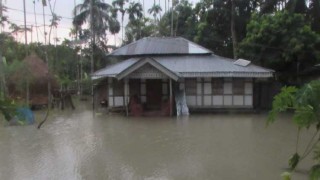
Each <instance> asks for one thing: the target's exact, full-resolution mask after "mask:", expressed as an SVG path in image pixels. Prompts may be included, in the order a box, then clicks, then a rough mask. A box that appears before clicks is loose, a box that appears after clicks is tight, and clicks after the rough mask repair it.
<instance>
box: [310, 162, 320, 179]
mask: <svg viewBox="0 0 320 180" xmlns="http://www.w3.org/2000/svg"><path fill="white" fill-rule="evenodd" d="M309 178H310V180H320V164H317V165H314V166H312V168H311V170H310V176H309Z"/></svg>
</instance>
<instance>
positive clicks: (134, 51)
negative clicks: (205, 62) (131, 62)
mask: <svg viewBox="0 0 320 180" xmlns="http://www.w3.org/2000/svg"><path fill="white" fill-rule="evenodd" d="M211 53H212V52H211V51H210V50H208V49H206V48H204V47H202V46H200V45H197V44H195V43H193V42H191V41H189V40H187V39H184V38H182V37H146V38H143V39H140V40H138V41H135V42H133V43H131V44H128V45H126V46H123V47H121V48H119V49H116V50H114V51H113V52H111V53H110V54H109V56H142V55H170V54H183V55H186V54H211Z"/></svg>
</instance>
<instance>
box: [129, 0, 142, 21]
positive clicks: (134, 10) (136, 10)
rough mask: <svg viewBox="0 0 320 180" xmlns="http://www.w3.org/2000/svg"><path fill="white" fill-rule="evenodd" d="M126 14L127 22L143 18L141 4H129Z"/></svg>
mask: <svg viewBox="0 0 320 180" xmlns="http://www.w3.org/2000/svg"><path fill="white" fill-rule="evenodd" d="M126 12H127V13H128V15H129V20H130V21H131V22H132V21H135V20H136V19H138V18H142V17H143V8H142V5H141V3H136V2H131V3H130V5H129V7H128V8H127V9H126Z"/></svg>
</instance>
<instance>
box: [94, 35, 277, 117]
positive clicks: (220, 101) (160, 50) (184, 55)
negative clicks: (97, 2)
mask: <svg viewBox="0 0 320 180" xmlns="http://www.w3.org/2000/svg"><path fill="white" fill-rule="evenodd" d="M110 56H123V57H127V59H126V60H124V61H121V62H119V63H116V64H113V65H111V66H107V67H105V68H103V69H101V70H98V71H97V72H95V73H94V74H93V75H92V79H93V80H97V81H99V82H102V84H105V85H106V88H104V89H105V91H102V92H100V93H102V94H103V97H104V98H105V99H106V100H107V101H108V106H109V107H110V108H114V107H123V108H124V109H125V110H126V112H127V114H130V113H131V112H135V110H134V109H135V108H136V109H137V110H136V111H137V112H138V114H143V112H147V111H154V110H158V111H160V112H162V113H163V114H164V115H172V114H173V113H174V112H177V111H180V109H179V106H181V107H184V108H188V109H191V110H192V109H221V108H233V109H237V108H238V109H252V108H254V104H253V101H254V100H253V99H254V84H255V82H256V81H264V80H267V79H268V78H271V77H273V73H274V72H273V70H270V69H266V68H262V67H259V66H256V65H253V64H252V63H251V62H250V61H247V60H242V59H240V60H236V61H235V60H233V59H228V58H224V57H220V56H217V55H214V54H213V53H212V52H211V51H209V50H207V49H205V48H203V47H201V46H199V45H197V44H195V43H193V42H190V41H188V40H186V39H183V38H179V37H178V38H159V37H153V38H151V37H149V38H144V39H141V40H139V41H136V42H134V43H131V44H129V45H126V46H124V47H122V48H119V49H117V50H115V51H114V52H112V53H111V54H110ZM132 102H135V103H136V104H140V106H134V105H132Z"/></svg>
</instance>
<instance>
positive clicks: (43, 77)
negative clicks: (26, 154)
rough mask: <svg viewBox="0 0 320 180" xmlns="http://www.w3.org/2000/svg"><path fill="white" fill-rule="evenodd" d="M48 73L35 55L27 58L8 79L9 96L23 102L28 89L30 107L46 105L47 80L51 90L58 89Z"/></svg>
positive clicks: (44, 64)
mask: <svg viewBox="0 0 320 180" xmlns="http://www.w3.org/2000/svg"><path fill="white" fill-rule="evenodd" d="M48 73H49V69H48V66H47V64H46V63H45V62H44V60H42V59H41V58H40V57H38V56H37V55H35V54H32V55H30V56H27V57H26V58H25V59H24V60H23V61H22V65H21V66H20V67H18V68H17V70H15V71H14V72H13V75H12V76H11V77H10V78H9V81H10V83H9V89H10V93H11V96H13V97H14V98H18V99H22V100H23V99H25V98H26V94H27V87H29V97H30V99H29V102H30V105H47V104H48V79H49V80H50V82H51V89H54V88H57V87H58V85H57V81H56V80H55V79H54V76H53V75H52V74H49V75H48Z"/></svg>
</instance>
